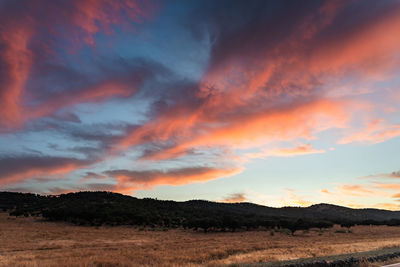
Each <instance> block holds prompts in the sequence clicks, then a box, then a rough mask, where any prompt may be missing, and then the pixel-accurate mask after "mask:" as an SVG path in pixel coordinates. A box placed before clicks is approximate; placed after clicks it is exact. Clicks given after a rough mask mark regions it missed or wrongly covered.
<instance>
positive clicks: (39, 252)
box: [0, 213, 400, 266]
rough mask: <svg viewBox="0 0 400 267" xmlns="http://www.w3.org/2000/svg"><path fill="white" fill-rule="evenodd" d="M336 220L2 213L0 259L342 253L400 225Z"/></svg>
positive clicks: (230, 258) (47, 261) (81, 261)
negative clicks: (243, 226)
mask: <svg viewBox="0 0 400 267" xmlns="http://www.w3.org/2000/svg"><path fill="white" fill-rule="evenodd" d="M340 230H341V228H339V227H334V228H332V229H328V230H326V231H325V232H324V233H323V234H322V235H320V233H319V231H318V230H315V231H313V230H311V231H309V232H306V233H302V232H301V231H299V232H298V233H296V235H295V236H291V235H288V234H287V233H279V232H275V233H274V234H273V235H271V232H268V231H249V232H236V233H202V232H200V231H199V232H194V231H192V230H182V229H173V230H168V231H163V229H150V228H147V229H139V228H134V227H129V226H118V227H98V228H96V227H89V226H75V225H71V224H67V223H54V222H47V221H43V220H41V219H40V218H32V217H28V218H23V217H19V218H15V217H10V216H9V215H8V214H7V213H0V266H204V265H206V266H219V265H229V264H240V263H249V262H251V263H257V262H272V261H283V260H293V259H298V258H309V257H322V256H329V255H336V254H347V253H355V252H362V251H369V250H374V249H382V248H389V247H395V246H399V245H400V228H399V227H391V226H356V227H353V228H352V233H342V232H341V231H340Z"/></svg>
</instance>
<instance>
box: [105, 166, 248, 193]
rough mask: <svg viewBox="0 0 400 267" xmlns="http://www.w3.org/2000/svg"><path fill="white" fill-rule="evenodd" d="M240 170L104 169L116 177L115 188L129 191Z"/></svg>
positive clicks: (181, 183)
mask: <svg viewBox="0 0 400 267" xmlns="http://www.w3.org/2000/svg"><path fill="white" fill-rule="evenodd" d="M241 171H242V169H241V168H228V169H218V168H214V167H189V168H181V169H169V170H166V171H159V170H149V171H129V170H112V171H106V172H105V174H106V175H108V176H110V177H113V178H116V179H117V181H118V185H117V186H116V187H115V190H117V191H119V192H125V193H129V192H131V191H134V190H138V189H146V188H151V187H153V186H157V185H184V184H190V183H194V182H206V181H210V180H214V179H218V178H221V177H228V176H232V175H235V174H238V173H240V172H241Z"/></svg>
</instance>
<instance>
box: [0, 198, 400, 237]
mask: <svg viewBox="0 0 400 267" xmlns="http://www.w3.org/2000/svg"><path fill="white" fill-rule="evenodd" d="M253 205H254V204H250V203H247V204H240V203H238V204H226V203H215V202H209V201H201V200H193V201H186V202H175V201H163V200H157V199H150V198H145V199H137V198H134V197H130V196H125V195H121V194H117V193H111V192H78V193H69V194H62V195H58V196H41V195H35V194H22V193H9V192H0V208H1V209H3V211H8V212H9V214H10V215H12V216H42V217H43V218H45V219H47V220H50V221H65V222H70V223H73V224H77V225H90V226H100V225H136V226H143V227H163V228H185V229H193V230H198V231H204V232H210V231H220V232H225V231H237V230H241V231H246V230H256V229H266V230H267V229H288V230H289V231H290V232H291V233H292V234H294V233H295V232H296V231H298V230H308V229H310V228H318V229H321V230H322V229H325V228H329V227H332V226H333V225H334V224H340V225H342V226H343V227H347V228H350V227H352V226H353V225H356V224H359V225H360V224H361V225H393V226H398V225H400V220H399V219H390V220H383V221H377V220H371V219H366V220H358V221H356V220H350V219H343V218H341V217H337V218H335V216H330V217H329V218H323V217H321V215H319V216H315V218H313V217H310V216H308V217H304V216H301V215H300V216H299V213H298V212H297V211H296V213H294V215H293V216H290V213H288V212H282V213H283V215H280V216H279V209H275V210H273V212H274V213H273V215H271V214H272V213H271V214H269V213H267V212H261V211H263V209H261V208H260V207H258V206H257V205H254V206H253ZM267 211H268V210H267ZM282 211H284V210H282Z"/></svg>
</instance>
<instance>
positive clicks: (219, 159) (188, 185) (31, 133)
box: [0, 0, 400, 210]
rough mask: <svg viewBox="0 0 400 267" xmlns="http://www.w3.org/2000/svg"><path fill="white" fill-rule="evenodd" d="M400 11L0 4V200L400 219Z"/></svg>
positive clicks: (394, 6) (106, 0) (358, 4)
mask: <svg viewBox="0 0 400 267" xmlns="http://www.w3.org/2000/svg"><path fill="white" fill-rule="evenodd" d="M399 47H400V2H399V1H397V0H393V1H391V0H384V1H376V0H363V1H354V0H353V1H345V0H343V1H340V0H332V1H320V0H319V1H312V0H306V1H291V0H281V1H268V0H261V1H258V0H252V1H244V0H242V1H237V0H219V1H213V0H170V1H157V0H151V1H147V0H146V1H140V0H69V1H62V0H36V1H30V0H18V1H15V0H0V191H16V192H33V193H40V194H61V193H66V192H74V191H92V190H95V191H96V190H106V191H113V192H119V193H123V194H128V195H132V196H135V197H139V198H143V197H151V198H158V199H171V200H177V201H184V200H189V199H205V200H210V201H223V202H243V201H245V202H253V203H257V204H261V205H267V206H274V207H281V206H309V205H312V204H317V203H331V204H337V205H343V206H348V207H355V208H366V207H370V208H382V209H391V210H400V151H399V148H400V117H399V115H400V87H399V85H400V49H399Z"/></svg>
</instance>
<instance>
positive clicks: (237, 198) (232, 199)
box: [222, 193, 247, 203]
mask: <svg viewBox="0 0 400 267" xmlns="http://www.w3.org/2000/svg"><path fill="white" fill-rule="evenodd" d="M245 201H247V199H246V196H245V194H243V193H234V194H230V195H229V196H228V197H227V198H224V199H223V200H222V202H227V203H238V202H245Z"/></svg>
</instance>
